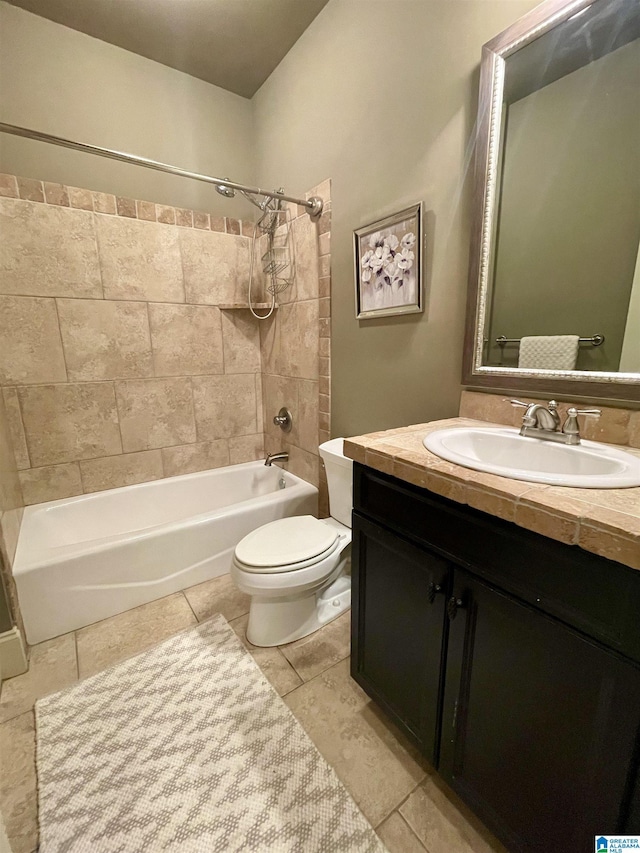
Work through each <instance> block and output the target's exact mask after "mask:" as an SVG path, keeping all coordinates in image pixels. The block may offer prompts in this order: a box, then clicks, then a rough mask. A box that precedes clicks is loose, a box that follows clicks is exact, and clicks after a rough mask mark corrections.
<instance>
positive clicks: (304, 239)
mask: <svg viewBox="0 0 640 853" xmlns="http://www.w3.org/2000/svg"><path fill="white" fill-rule="evenodd" d="M293 235H294V239H295V259H296V278H295V296H296V299H297V300H303V299H317V298H318V279H319V276H318V231H317V228H316V224H315V222H312V221H311V219H310V218H309V217H308V216H301V217H300V219H296V221H295V222H294V224H293ZM291 289H292V290H293V289H294V288H291ZM287 292H288V291H287Z"/></svg>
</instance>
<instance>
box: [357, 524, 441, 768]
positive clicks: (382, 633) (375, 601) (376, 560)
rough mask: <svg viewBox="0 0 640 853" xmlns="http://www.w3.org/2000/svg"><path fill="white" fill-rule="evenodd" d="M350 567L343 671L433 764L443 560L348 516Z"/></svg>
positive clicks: (437, 694) (436, 721)
mask: <svg viewBox="0 0 640 853" xmlns="http://www.w3.org/2000/svg"><path fill="white" fill-rule="evenodd" d="M352 572H353V589H352V607H353V620H352V646H353V653H352V658H351V674H352V676H353V678H354V679H355V680H356V681H357V682H358V684H360V685H361V687H363V689H364V690H365V691H366V692H367V693H368V694H369V696H371V697H372V698H373V699H375V700H376V702H377V703H378V704H379V705H381V706H382V708H383V709H384V710H385V711H386V712H387V713H388V714H389V715H390V716H391V717H393V719H394V720H395V722H396V723H398V725H399V726H400V727H401V728H402V729H403V730H404V731H405V733H406V734H407V735H408V736H409V737H410V738H411V739H412V740H413V741H414V742H416V743H417V744H418V745H419V746H420V748H421V749H422V751H423V752H424V753H425V755H426V756H427V757H428V758H430V759H431V760H432V761H435V760H436V756H437V735H438V729H439V705H440V698H441V670H442V657H443V633H444V631H443V629H444V624H445V613H444V604H445V600H446V596H445V592H446V584H447V575H448V566H447V563H445V561H444V560H442V559H440V558H439V557H435V556H432V555H431V554H429V553H427V552H425V551H423V550H422V549H419V548H416V547H414V546H413V545H411V544H409V543H408V542H406V541H405V540H404V539H402V538H400V537H399V536H395V535H394V534H392V533H389V532H388V531H387V530H385V529H383V528H382V527H378V526H377V525H375V524H372V523H371V522H370V521H368V520H366V519H364V518H361V517H360V516H358V515H357V514H354V517H353V559H352Z"/></svg>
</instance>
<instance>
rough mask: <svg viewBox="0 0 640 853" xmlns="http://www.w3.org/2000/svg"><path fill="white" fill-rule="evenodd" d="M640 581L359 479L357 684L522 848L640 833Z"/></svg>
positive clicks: (571, 845)
mask: <svg viewBox="0 0 640 853" xmlns="http://www.w3.org/2000/svg"><path fill="white" fill-rule="evenodd" d="M639 615H640V573H639V572H635V571H634V570H632V569H628V568H627V567H625V566H622V565H620V564H619V563H614V562H612V561H610V560H606V559H604V558H600V557H597V556H596V555H593V554H588V553H586V552H584V551H581V550H580V549H578V548H575V547H571V546H567V545H562V544H561V543H558V542H555V541H552V540H548V539H546V538H545V537H543V536H539V535H538V534H534V533H531V532H530V531H526V530H523V529H521V528H518V527H516V526H515V525H513V524H510V523H508V522H504V521H501V520H500V519H496V518H494V517H492V516H489V515H486V514H485V513H482V512H479V511H477V510H474V509H471V508H469V507H465V506H462V505H460V504H455V503H454V502H452V501H449V500H446V499H444V498H441V497H439V496H437V495H434V494H431V493H429V492H428V491H426V490H424V489H419V488H417V487H413V486H411V485H409V484H406V483H403V482H400V481H398V480H395V479H394V478H392V477H389V476H387V475H384V474H380V473H378V472H377V471H372V470H371V469H368V468H365V467H364V466H362V465H355V466H354V516H353V627H352V631H353V635H352V641H353V655H352V675H353V677H354V678H355V680H356V681H357V682H358V683H359V684H360V685H361V686H362V687H363V689H364V690H365V691H366V692H367V693H368V694H369V695H370V696H371V697H372V698H373V699H375V700H376V701H377V702H378V703H379V704H380V705H381V706H382V707H383V708H384V709H385V710H386V711H387V712H388V713H389V714H390V716H391V717H392V718H393V719H394V721H395V722H396V723H398V724H399V725H400V726H401V727H402V729H403V730H404V731H405V732H406V733H407V735H408V736H409V737H410V738H411V739H412V740H413V742H414V743H416V744H417V745H418V746H419V748H420V749H421V750H422V752H423V754H424V755H425V756H426V757H427V758H428V759H429V761H431V762H432V763H433V764H434V766H435V767H436V768H437V769H438V771H439V772H440V774H441V775H442V777H443V778H444V779H445V780H446V781H447V782H448V784H449V785H451V787H452V788H453V789H454V790H455V791H456V792H457V793H458V794H459V795H460V796H461V797H462V798H463V799H464V800H465V801H466V802H467V804H468V805H469V806H470V807H471V808H472V809H473V810H474V811H475V812H476V813H477V814H478V816H479V817H480V818H481V819H482V820H484V822H485V823H486V824H487V826H489V827H490V828H491V829H492V830H493V831H494V832H495V833H496V835H497V836H498V837H499V838H501V839H502V840H503V842H504V843H505V845H506V846H507V848H508V849H509V850H510V851H523V853H524V851H526V853H534V851H535V853H538V852H539V851H540V853H541V851H543V850H544V851H545V853H546V851H548V850H549V849H555V848H556V847H558V846H560V847H561V848H562V849H563V850H565V851H569V853H573V851H575V853H578V851H584V850H590V849H593V838H594V836H595V835H596V834H598V835H600V834H613V833H625V832H626V833H639V832H640V824H639V817H640V808H639V803H638V781H637V765H638V757H639V756H638V753H639V750H640V647H639V645H638V636H637V635H638V634H640V619H639V618H638V617H639Z"/></svg>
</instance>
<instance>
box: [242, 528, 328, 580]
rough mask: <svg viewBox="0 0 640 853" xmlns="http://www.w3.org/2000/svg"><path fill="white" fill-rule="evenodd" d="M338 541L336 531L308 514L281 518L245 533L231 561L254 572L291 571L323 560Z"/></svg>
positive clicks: (243, 568)
mask: <svg viewBox="0 0 640 853" xmlns="http://www.w3.org/2000/svg"><path fill="white" fill-rule="evenodd" d="M341 541H342V537H341V536H340V533H339V532H338V530H336V529H335V528H334V527H332V526H330V525H328V524H325V523H323V522H322V521H318V519H317V518H314V517H313V516H311V515H302V516H294V517H292V518H281V519H278V521H272V522H270V523H269V524H265V525H263V526H262V527H259V528H257V530H253V531H252V532H251V533H249V534H248V535H247V536H245V537H244V539H242V540H241V541H240V542H239V543H238V545H237V546H236V549H235V553H234V563H235V564H236V566H238V568H241V569H242V570H244V571H245V572H251V573H255V574H273V573H276V572H278V573H281V572H293V571H296V570H298V569H303V568H306V567H307V566H313V565H315V564H316V563H319V562H322V561H323V560H325V559H326V558H327V557H329V556H330V555H331V554H332V553H333V552H334V551H335V550H336V549H338V548H339V547H340V546H341Z"/></svg>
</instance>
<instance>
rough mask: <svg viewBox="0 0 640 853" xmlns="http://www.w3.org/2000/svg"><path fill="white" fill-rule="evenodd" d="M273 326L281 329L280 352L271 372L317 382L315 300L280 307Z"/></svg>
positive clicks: (316, 313)
mask: <svg viewBox="0 0 640 853" xmlns="http://www.w3.org/2000/svg"><path fill="white" fill-rule="evenodd" d="M276 322H277V323H278V324H279V325H280V335H279V340H278V348H279V352H278V354H277V356H276V359H277V361H276V364H277V367H278V368H279V369H277V370H276V371H274V372H275V373H279V374H281V375H283V376H297V377H299V378H301V379H317V378H318V300H317V299H312V300H310V301H308V302H296V303H294V304H292V305H283V306H282V307H281V308H280V309H279V310H278V317H277V319H276Z"/></svg>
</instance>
